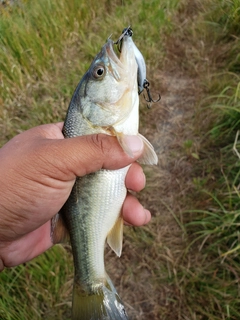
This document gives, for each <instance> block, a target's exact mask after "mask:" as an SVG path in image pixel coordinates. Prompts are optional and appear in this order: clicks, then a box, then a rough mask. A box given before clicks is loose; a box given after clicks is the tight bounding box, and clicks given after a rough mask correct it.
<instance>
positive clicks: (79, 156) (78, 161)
mask: <svg viewBox="0 0 240 320" xmlns="http://www.w3.org/2000/svg"><path fill="white" fill-rule="evenodd" d="M122 139H123V140H124V144H125V145H127V147H128V149H130V150H131V151H132V155H133V157H130V156H129V155H127V154H126V153H125V152H124V151H123V149H122V147H121V146H120V144H119V143H118V141H117V138H116V137H113V136H109V135H105V134H93V135H86V136H81V137H75V138H68V139H60V140H52V141H51V140H50V141H51V143H52V144H53V146H52V147H53V148H51V150H52V152H53V153H54V154H53V159H59V160H60V162H61V171H62V173H65V174H66V175H67V177H66V178H67V179H69V178H70V176H69V174H70V175H74V177H76V176H84V175H86V174H89V173H91V172H95V171H97V170H100V169H109V170H114V169H119V168H123V167H125V166H127V165H129V164H131V163H132V162H134V161H136V160H137V159H138V158H139V157H140V155H141V154H142V152H143V141H142V139H141V138H140V137H138V136H124V137H123V138H122ZM50 141H49V142H50ZM71 178H72V177H71Z"/></svg>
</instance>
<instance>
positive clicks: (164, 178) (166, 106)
mask: <svg viewBox="0 0 240 320" xmlns="http://www.w3.org/2000/svg"><path fill="white" fill-rule="evenodd" d="M154 88H159V89H160V92H161V97H162V98H161V101H160V102H159V103H156V104H153V106H152V109H150V110H147V108H145V107H144V104H146V103H145V102H144V99H141V105H142V109H144V111H143V116H142V117H143V118H144V119H143V120H142V121H141V127H140V132H141V133H142V134H143V135H144V136H146V137H147V138H148V139H149V141H151V143H152V144H153V146H154V148H155V150H156V153H157V155H158V158H159V163H158V165H157V166H154V167H145V168H144V170H145V172H146V175H147V186H146V188H145V190H144V191H143V192H141V194H140V196H139V198H140V200H141V202H142V203H143V205H144V206H145V207H146V208H148V209H150V210H151V212H152V215H153V218H152V221H151V222H150V224H149V225H148V226H146V227H144V228H143V230H139V229H138V230H136V229H137V228H133V230H130V229H129V228H128V227H126V228H125V229H128V230H127V231H126V234H125V240H124V246H123V254H122V257H121V258H120V259H117V258H116V257H115V256H114V254H112V253H111V252H109V253H108V254H107V255H106V266H107V270H108V271H109V273H110V275H111V277H112V279H113V281H114V284H115V285H116V287H117V289H118V292H119V295H120V297H121V298H122V300H123V301H124V304H125V306H126V309H127V311H128V314H129V317H130V319H132V320H135V319H136V320H140V319H152V320H154V319H156V320H157V319H170V320H171V319H172V320H176V319H187V318H185V317H184V313H185V312H182V311H181V310H182V306H181V303H182V302H181V297H180V295H181V292H180V289H179V288H180V286H179V285H178V283H176V282H177V281H175V283H174V281H172V280H170V281H169V279H173V278H174V273H176V268H178V267H179V263H180V264H181V263H182V262H180V261H181V260H182V256H183V253H184V248H185V237H184V232H183V229H182V226H181V223H182V215H181V213H182V211H183V210H184V209H186V208H185V207H184V206H185V203H186V202H185V201H182V199H183V198H184V197H185V196H186V194H187V193H188V192H189V190H190V189H191V187H192V182H191V181H192V180H191V171H192V165H193V163H194V159H193V157H192V156H191V155H190V154H188V152H186V153H185V154H184V150H183V149H184V147H183V146H184V143H185V142H186V141H188V140H191V132H190V131H189V125H188V126H187V127H188V132H186V130H185V123H186V122H187V121H188V122H189V121H191V118H193V116H194V105H195V103H196V95H195V93H196V90H197V89H196V88H197V80H196V79H192V78H189V77H187V76H186V75H185V74H183V73H180V72H179V73H177V74H176V72H169V73H164V72H161V73H159V74H158V75H157V77H156V79H154ZM154 91H156V89H155V90H154ZM156 92H157V91H156ZM153 96H157V94H156V93H155V92H153ZM188 151H189V150H188ZM190 151H191V152H192V151H194V150H190ZM179 199H181V201H179ZM136 234H137V235H136ZM150 239H151V240H150Z"/></svg>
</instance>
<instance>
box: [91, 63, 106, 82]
mask: <svg viewBox="0 0 240 320" xmlns="http://www.w3.org/2000/svg"><path fill="white" fill-rule="evenodd" d="M104 74H105V68H104V67H103V66H97V67H96V68H95V69H94V70H93V76H94V78H96V79H100V78H102V77H103V76H104Z"/></svg>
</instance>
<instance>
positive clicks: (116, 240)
mask: <svg viewBox="0 0 240 320" xmlns="http://www.w3.org/2000/svg"><path fill="white" fill-rule="evenodd" d="M122 242H123V218H122V217H119V218H118V219H117V221H116V223H115V225H114V226H113V228H112V229H111V230H110V232H109V234H108V236H107V243H108V245H109V246H110V247H111V249H112V250H113V251H114V252H115V253H116V255H117V256H118V257H120V256H121V253H122Z"/></svg>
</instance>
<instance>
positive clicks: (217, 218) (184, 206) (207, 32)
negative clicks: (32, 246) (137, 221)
mask: <svg viewBox="0 0 240 320" xmlns="http://www.w3.org/2000/svg"><path fill="white" fill-rule="evenodd" d="M89 8H91V9H89ZM0 15H1V18H0V48H1V49H0V130H1V133H2V134H1V139H0V144H1V145H3V144H4V143H5V142H6V141H7V140H9V139H10V138H11V137H12V136H14V135H15V134H17V133H18V132H21V131H22V130H26V129H28V128H30V127H32V126H35V125H39V124H41V123H48V122H54V121H61V120H63V119H64V116H65V113H66V110H67V106H68V103H69V101H70V98H71V95H72V93H73V91H74V89H75V86H76V85H77V83H78V81H79V80H80V79H81V77H82V75H83V74H84V72H85V71H86V70H87V68H88V66H89V64H90V63H91V61H92V59H93V57H94V56H95V55H96V53H97V52H98V51H99V49H100V48H101V46H102V45H103V43H104V41H105V39H107V37H108V36H109V35H110V34H111V33H113V35H112V38H113V39H116V38H117V37H118V36H119V34H120V33H121V31H122V29H123V28H124V27H125V26H127V25H129V24H131V25H132V27H133V30H134V41H135V42H136V44H137V45H138V47H139V48H140V49H141V51H142V53H143V55H144V57H145V58H146V61H147V65H148V74H149V76H148V78H149V80H150V81H151V82H152V85H153V88H154V89H155V88H156V83H159V78H158V75H159V73H160V72H162V71H163V72H164V74H165V75H166V74H168V72H169V70H171V71H172V70H173V72H176V73H177V72H178V73H183V74H187V75H188V76H190V77H194V78H198V79H199V84H200V86H201V88H198V89H199V90H200V93H199V91H197V90H196V95H197V96H199V97H200V99H199V101H198V103H196V105H195V106H194V111H193V112H192V117H191V119H188V122H186V123H184V124H182V126H184V130H188V131H190V132H191V135H190V137H187V138H186V139H184V142H183V144H182V148H179V147H176V150H173V151H172V157H173V158H174V159H173V160H172V159H169V166H170V163H171V161H176V162H177V161H180V160H179V159H183V158H184V159H185V158H186V159H187V160H188V164H190V165H191V167H192V168H193V169H192V171H191V174H189V176H186V177H185V180H183V181H182V182H181V181H180V184H181V183H182V184H183V185H184V188H185V185H186V184H187V185H191V187H190V189H189V190H190V191H191V192H189V193H187V194H186V197H185V198H184V199H183V198H182V196H181V194H175V195H174V197H175V198H177V201H178V206H177V207H176V208H175V207H171V206H170V205H169V204H168V203H165V202H164V200H162V199H160V200H159V198H160V197H161V195H160V196H159V195H158V194H156V195H155V193H156V190H158V185H157V182H156V181H157V180H156V179H159V181H160V182H159V183H160V184H161V183H164V178H163V177H162V176H159V177H158V176H155V173H156V172H157V171H155V169H151V170H152V171H151V170H149V171H148V169H146V173H147V176H148V186H147V188H146V189H145V191H144V192H143V195H142V197H143V199H145V203H146V205H147V206H148V207H150V209H151V210H152V211H153V213H155V212H159V211H161V210H162V211H163V212H164V213H165V215H166V216H161V215H155V214H154V217H153V222H152V224H150V225H149V226H146V227H144V228H140V229H136V228H133V229H131V230H130V231H127V232H126V237H125V244H124V247H125V249H124V251H125V255H124V256H123V257H122V258H121V259H120V260H119V262H116V263H118V266H119V270H120V271H117V270H116V269H115V268H114V267H110V269H111V268H112V271H111V273H112V274H113V275H115V277H116V278H118V272H122V273H121V277H120V276H119V279H120V280H119V283H121V285H120V290H121V288H122V287H123V290H122V292H123V294H124V292H126V297H125V298H126V299H124V298H123V300H124V301H128V298H129V300H130V301H134V302H135V305H134V306H135V308H136V309H137V310H138V311H139V314H141V312H142V314H143V315H144V317H145V318H146V319H148V318H149V319H170V320H175V319H191V320H192V319H193V320H194V319H204V320H205V319H206V320H207V319H210V320H215V319H216V320H218V319H223V320H226V319H236V320H237V319H238V318H239V314H240V294H239V286H240V281H239V274H240V261H239V250H240V245H239V226H240V199H239V198H240V191H239V181H240V164H239V163H240V159H239V158H238V156H237V155H236V153H234V151H233V146H234V143H235V147H236V148H237V149H238V151H239V152H240V138H239V139H238V141H235V138H236V134H237V131H238V130H239V129H240V84H239V83H240V78H239V77H240V75H239V72H240V55H239V52H240V43H239V33H240V27H239V22H240V1H237V0H235V1H230V0H227V1H219V0H204V1H201V2H200V1H187V0H182V1H177V0H163V1H161V2H159V1H156V0H151V1H140V0H136V1H130V0H128V1H117V0H116V1H108V0H106V1H103V2H101V5H99V3H98V2H96V1H93V0H90V1H63V0H60V1H56V0H52V1H47V0H42V1H37V0H34V1H22V2H18V4H17V5H16V6H15V7H11V6H7V7H4V8H3V7H0ZM160 85H161V84H160ZM142 115H144V116H143V118H144V119H143V123H144V126H146V127H148V128H150V130H151V129H152V130H155V128H154V129H153V128H151V125H152V126H153V127H154V123H153V124H152V123H151V122H150V123H149V122H148V119H149V118H148V117H147V116H146V117H145V115H146V111H142ZM152 117H154V115H153V116H152ZM150 119H151V118H150ZM159 121H160V120H159ZM179 150H180V151H179ZM179 153H180V155H179ZM174 168H175V167H174V166H173V167H171V169H173V170H174ZM186 175H188V172H187V173H186ZM166 179H167V178H166ZM176 180H178V177H176ZM162 181H163V182H162ZM174 192H175V190H174V189H173V190H170V191H169V194H172V193H174ZM169 217H170V218H169ZM167 219H169V221H170V220H171V219H172V220H173V221H174V222H175V224H176V226H177V227H175V226H173V227H172V228H173V231H172V233H171V236H170V237H169V236H168V237H169V238H168V239H166V238H164V237H166V234H165V233H164V230H163V229H162V225H163V224H164V223H167V222H168V220H167ZM172 220H171V221H172ZM166 221H167V222H166ZM171 223H172V222H171ZM70 257H71V254H70V253H69V250H68V247H67V250H65V249H63V248H62V247H60V246H56V247H54V248H53V249H51V250H49V251H48V252H46V253H45V254H43V255H41V256H40V257H38V258H36V259H34V260H33V261H31V262H29V263H27V264H25V265H21V266H18V267H16V268H11V269H7V270H4V272H2V273H1V274H0V282H1V286H0V318H1V319H4V320H5V319H11V320H15V319H16V320H18V319H20V320H21V319H42V318H45V319H49V320H50V319H68V318H69V317H70V310H71V284H72V277H73V275H72V273H73V267H72V263H71V258H70ZM115 259H116V258H115V257H114V261H115ZM114 263H115V262H113V263H112V265H113V266H115V264H114ZM110 265H111V264H110ZM146 288H147V289H146ZM133 292H134V296H133ZM145 292H146V293H145ZM144 293H145V295H144ZM149 296H151V299H149ZM130 310H132V309H130ZM132 312H133V314H134V311H132ZM142 319H144V318H142Z"/></svg>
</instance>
